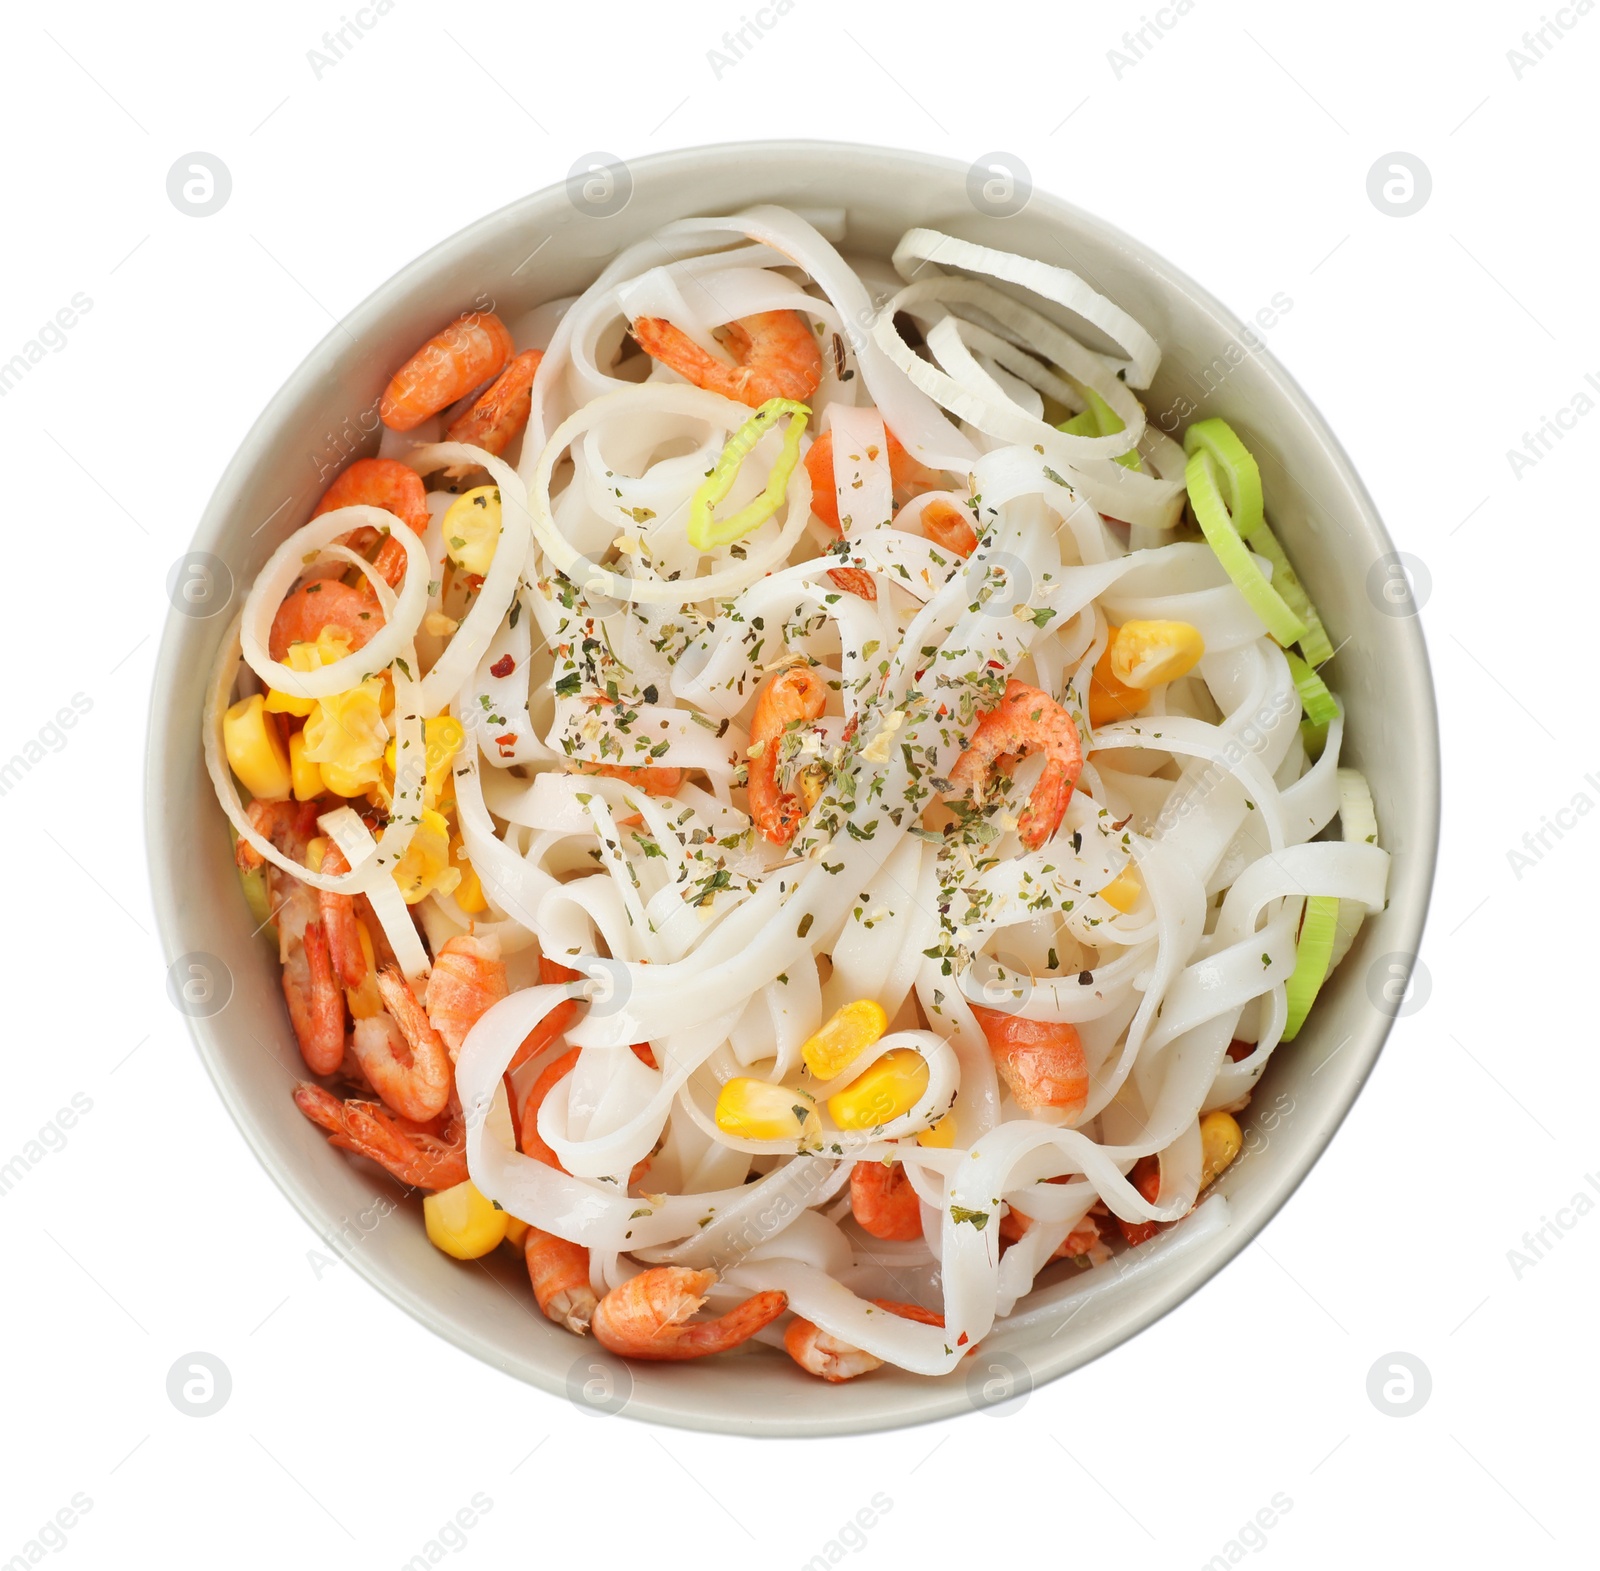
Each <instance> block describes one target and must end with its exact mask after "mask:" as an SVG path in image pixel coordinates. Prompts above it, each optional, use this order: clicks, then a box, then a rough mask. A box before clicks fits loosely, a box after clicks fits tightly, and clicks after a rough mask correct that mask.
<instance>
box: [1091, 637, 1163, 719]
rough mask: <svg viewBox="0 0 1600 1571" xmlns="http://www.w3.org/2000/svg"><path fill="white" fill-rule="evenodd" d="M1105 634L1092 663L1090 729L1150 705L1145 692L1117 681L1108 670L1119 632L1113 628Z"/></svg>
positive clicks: (1109, 669)
mask: <svg viewBox="0 0 1600 1571" xmlns="http://www.w3.org/2000/svg"><path fill="white" fill-rule="evenodd" d="M1109 631H1110V641H1109V642H1108V643H1107V644H1106V647H1105V649H1104V651H1103V652H1102V653H1101V656H1100V658H1099V659H1098V660H1096V661H1095V663H1094V672H1093V674H1092V676H1091V677H1090V680H1089V724H1090V725H1094V726H1103V725H1111V724H1112V723H1113V722H1115V721H1118V720H1126V719H1128V718H1129V717H1130V716H1132V715H1136V714H1138V713H1139V711H1140V710H1141V709H1143V708H1144V706H1145V705H1146V704H1148V703H1149V702H1150V695H1149V694H1148V693H1145V692H1141V691H1140V690H1139V689H1138V688H1137V687H1128V686H1127V685H1126V684H1124V683H1122V682H1120V681H1118V680H1117V674H1116V672H1115V671H1113V670H1112V669H1111V651H1112V649H1113V648H1115V647H1116V642H1117V635H1118V634H1119V633H1120V632H1121V631H1122V629H1121V628H1119V627H1113V628H1111V629H1110V630H1109Z"/></svg>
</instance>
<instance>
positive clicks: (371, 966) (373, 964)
mask: <svg viewBox="0 0 1600 1571" xmlns="http://www.w3.org/2000/svg"><path fill="white" fill-rule="evenodd" d="M356 937H357V938H359V939H360V940H361V953H362V956H363V957H364V958H365V960H366V962H367V974H366V976H365V977H363V978H362V981H361V986H360V987H347V988H346V989H345V990H344V998H345V1002H346V1003H347V1004H349V1006H350V1018H351V1019H352V1020H370V1019H371V1018H372V1017H373V1016H374V1015H380V1014H382V1013H383V995H382V994H381V993H380V992H379V991H378V957H377V956H376V955H375V954H374V953H373V950H372V934H371V933H369V932H368V931H367V924H366V923H365V922H363V921H362V920H361V918H360V917H357V918H356Z"/></svg>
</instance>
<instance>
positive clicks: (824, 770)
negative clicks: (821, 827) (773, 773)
mask: <svg viewBox="0 0 1600 1571" xmlns="http://www.w3.org/2000/svg"><path fill="white" fill-rule="evenodd" d="M831 772H832V771H831V770H829V768H828V766H827V765H826V764H807V765H806V767H805V768H804V769H802V770H801V771H800V773H799V774H798V775H796V776H795V782H794V783H795V784H796V785H797V786H799V788H800V801H801V804H802V805H803V806H804V808H805V810H806V811H807V812H808V813H809V812H810V811H811V809H812V808H814V807H815V806H816V805H817V803H818V802H819V801H821V800H822V789H823V787H824V786H825V785H827V783H828V776H829V774H830V773H831Z"/></svg>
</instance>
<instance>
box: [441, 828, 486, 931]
mask: <svg viewBox="0 0 1600 1571" xmlns="http://www.w3.org/2000/svg"><path fill="white" fill-rule="evenodd" d="M450 865H451V867H453V868H456V869H457V870H458V871H459V872H460V874H461V882H460V883H459V884H457V885H456V904H457V905H458V906H460V907H461V909H462V910H463V911H465V912H466V913H467V915H468V916H478V915H480V914H481V913H483V912H485V911H487V910H488V909H489V902H488V901H487V900H485V899H484V898H483V883H482V881H481V880H480V879H479V877H478V870H477V868H475V867H474V866H473V865H472V863H471V862H469V861H468V860H467V848H466V846H465V845H464V844H463V843H462V842H461V840H460V839H459V838H457V839H455V840H452V841H451V842H450Z"/></svg>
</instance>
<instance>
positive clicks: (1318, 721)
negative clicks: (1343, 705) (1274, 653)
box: [1286, 649, 1339, 735]
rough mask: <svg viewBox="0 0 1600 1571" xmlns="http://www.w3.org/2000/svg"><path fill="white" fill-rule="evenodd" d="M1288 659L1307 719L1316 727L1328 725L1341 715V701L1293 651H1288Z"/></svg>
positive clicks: (1291, 674)
mask: <svg viewBox="0 0 1600 1571" xmlns="http://www.w3.org/2000/svg"><path fill="white" fill-rule="evenodd" d="M1286 658H1287V660H1288V662H1289V675H1290V676H1292V677H1293V678H1294V685H1295V690H1296V691H1297V692H1298V693H1299V694H1300V702H1301V704H1302V705H1303V706H1304V708H1305V712H1306V719H1307V720H1309V721H1310V722H1311V723H1312V725H1314V726H1325V725H1327V723H1328V722H1329V721H1330V720H1332V719H1333V718H1334V717H1335V716H1336V715H1337V714H1338V713H1339V700H1338V699H1337V698H1335V697H1334V696H1333V694H1332V693H1330V692H1329V691H1328V684H1327V683H1326V682H1324V681H1323V680H1322V678H1321V677H1320V676H1318V675H1317V673H1316V672H1315V671H1313V670H1312V669H1311V667H1310V666H1308V665H1307V664H1306V663H1305V661H1304V660H1302V659H1301V658H1300V656H1299V655H1297V654H1296V653H1295V652H1294V651H1293V650H1292V649H1291V650H1289V651H1287V654H1286ZM1324 735H1326V733H1324Z"/></svg>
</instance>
